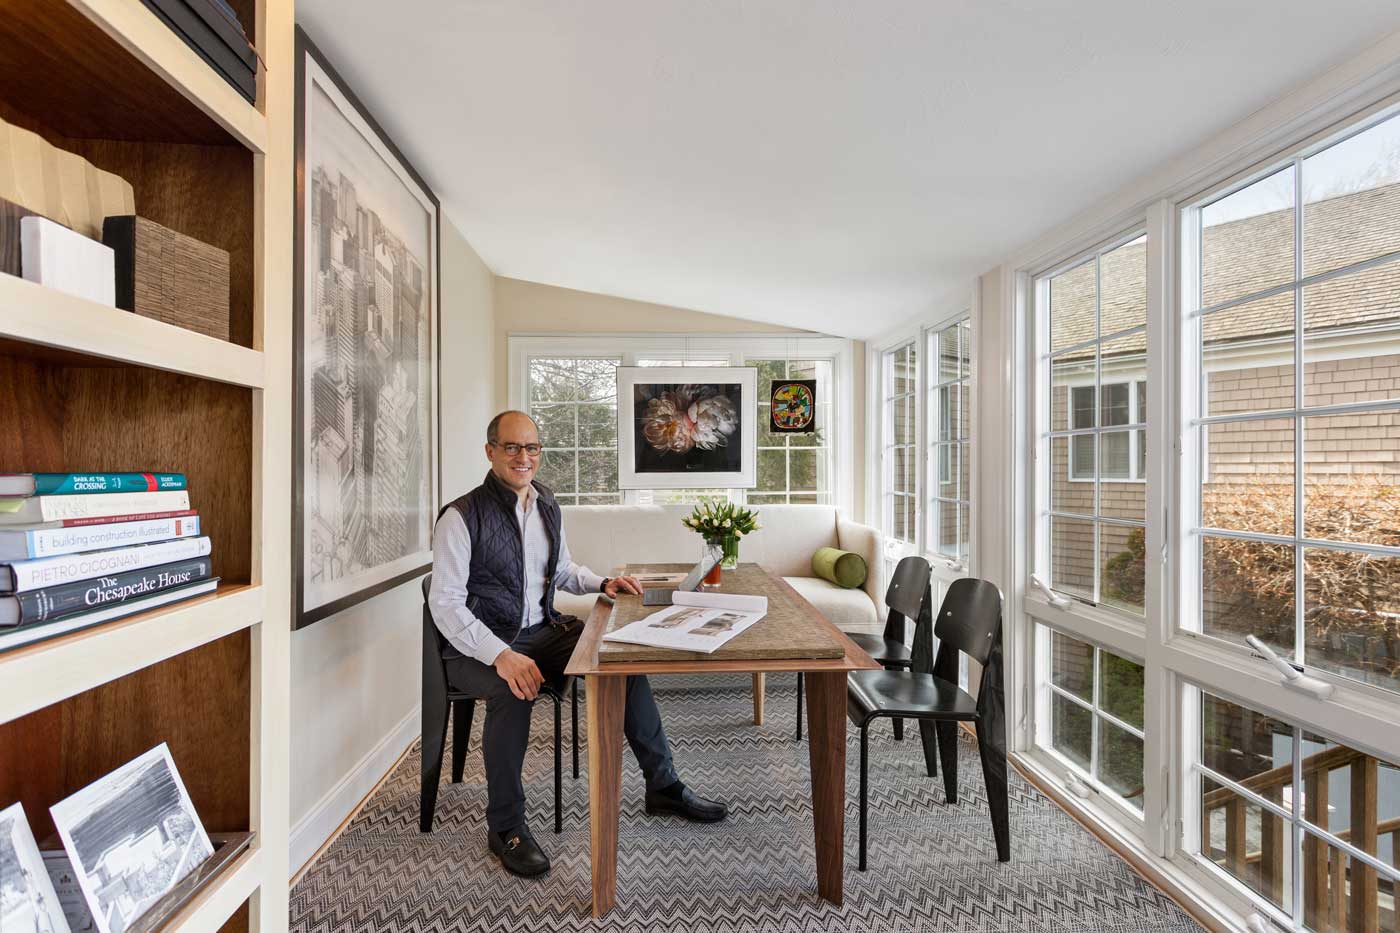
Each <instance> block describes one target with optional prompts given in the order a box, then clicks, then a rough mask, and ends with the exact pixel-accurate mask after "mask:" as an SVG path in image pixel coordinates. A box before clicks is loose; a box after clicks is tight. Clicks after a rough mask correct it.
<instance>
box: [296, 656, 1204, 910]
mask: <svg viewBox="0 0 1400 933" xmlns="http://www.w3.org/2000/svg"><path fill="white" fill-rule="evenodd" d="M655 685H656V686H657V687H658V689H657V691H656V695H657V702H658V704H659V705H660V707H661V712H662V716H663V718H664V721H665V723H666V731H667V734H668V735H669V737H670V739H671V743H672V747H673V752H674V755H675V760H676V766H677V769H678V770H679V771H680V773H681V776H682V777H683V778H684V779H685V781H686V782H687V783H688V784H690V785H691V786H692V787H694V788H696V789H697V790H698V791H699V792H701V793H702V794H704V795H706V796H710V797H715V798H718V799H722V800H725V801H727V802H728V803H729V806H730V817H729V819H728V821H726V822H724V823H719V824H716V825H710V826H703V825H693V824H689V823H686V822H683V821H681V820H679V819H676V818H664V817H648V816H646V815H645V814H644V813H643V812H642V793H643V783H642V778H641V774H640V772H639V771H638V769H637V766H636V761H635V759H633V757H632V753H631V752H630V751H624V755H625V760H624V762H623V796H622V817H621V826H620V829H619V844H618V887H617V890H618V906H617V908H616V909H614V910H613V911H612V912H611V913H610V914H609V915H608V916H607V917H605V918H604V919H602V920H597V921H595V920H594V919H593V918H592V917H591V916H590V913H589V891H590V880H589V860H588V784H587V776H586V773H580V775H579V778H578V780H573V779H572V778H570V777H569V771H568V768H569V759H568V755H569V752H568V747H567V742H568V734H569V723H568V707H567V705H566V706H565V709H564V717H565V722H564V740H565V743H566V746H565V751H564V756H565V757H564V767H565V774H564V832H563V833H562V834H561V835H558V836H556V835H554V833H553V832H551V830H552V829H553V811H552V805H553V791H552V782H553V770H552V758H551V753H550V744H551V741H550V740H551V737H552V734H553V723H552V713H551V712H550V711H549V710H548V709H547V708H546V706H545V705H543V704H542V705H540V706H539V707H537V708H536V713H535V720H534V724H533V730H532V733H531V747H530V751H529V753H528V754H527V756H526V762H525V775H524V777H525V788H526V794H527V796H528V801H529V819H530V826H531V828H532V829H533V831H534V833H535V836H536V838H537V839H538V840H539V841H540V844H541V845H542V846H543V847H544V849H545V851H546V852H547V853H548V854H549V856H550V858H551V860H552V861H553V865H554V867H553V869H552V870H551V872H550V873H549V874H548V875H546V876H545V878H544V879H542V880H540V879H535V880H523V879H520V878H516V877H514V876H512V875H509V874H507V873H506V872H505V871H504V870H503V869H502V868H501V867H500V865H499V864H498V863H497V862H496V860H495V859H494V857H492V856H491V855H490V854H489V853H488V852H487V850H486V840H485V832H486V830H485V823H484V819H483V814H484V812H485V808H486V787H485V782H484V780H483V777H482V766H481V754H480V751H479V743H480V737H481V725H480V711H478V721H477V722H476V723H474V728H473V741H472V745H471V752H470V754H469V755H468V758H467V773H466V776H465V778H464V780H463V783H461V784H455V785H454V784H450V783H447V779H448V776H449V775H450V772H451V766H450V759H449V760H448V761H445V762H444V764H443V785H442V789H441V792H440V794H439V796H438V808H437V817H436V823H435V827H434V832H433V833H431V834H428V835H424V834H420V833H419V832H418V774H419V761H420V759H419V750H418V749H417V748H415V749H414V750H413V752H412V753H411V754H409V755H408V757H407V758H405V759H404V761H403V762H402V764H400V765H399V767H398V769H397V770H396V771H395V772H394V773H393V775H392V776H391V777H390V778H389V779H388V780H387V781H386V782H385V783H384V785H383V786H382V787H381V788H380V789H379V791H378V792H376V793H375V794H374V796H373V797H372V798H371V799H370V800H369V801H368V803H367V804H366V805H365V807H364V808H363V810H362V811H361V812H360V813H359V814H358V815H357V816H356V817H355V819H354V820H353V821H352V822H351V824H350V825H349V826H348V827H347V828H346V830H345V832H344V833H343V834H342V835H341V836H340V838H339V839H337V840H336V841H335V842H334V843H333V844H332V845H331V846H330V847H329V848H328V849H327V850H326V852H325V853H323V854H322V855H321V857H320V859H319V860H318V861H317V862H316V863H315V864H314V865H313V866H312V867H311V869H310V870H309V871H308V872H307V873H306V875H305V876H304V877H303V878H302V879H301V881H300V882H299V883H298V884H297V886H296V887H295V888H294V889H293V891H292V898H291V929H292V930H294V931H299V933H362V931H381V933H407V931H413V933H429V931H442V933H448V931H452V933H468V931H483V933H487V931H490V933H512V931H522V933H524V931H528V933H545V931H549V933H555V931H558V933H563V931H575V930H617V931H663V930H664V931H670V933H702V931H703V933H708V931H717V933H719V931H722V933H748V931H753V933H797V931H825V933H846V931H863V933H864V931H868V933H876V931H890V933H911V931H925V930H927V931H933V930H939V931H943V930H947V931H958V933H971V931H979V933H981V931H987V933H992V931H995V933H1003V931H1005V933H1011V931H1017V933H1019V931H1043V933H1048V931H1072V933H1097V931H1102V933H1118V931H1122V933H1145V931H1153V933H1157V931H1197V930H1199V929H1200V927H1198V926H1197V925H1196V924H1195V923H1194V922H1193V921H1192V920H1191V918H1190V917H1189V916H1187V915H1186V913H1185V912H1183V911H1182V910H1181V908H1180V907H1178V906H1177V905H1176V904H1175V903H1174V902H1172V901H1171V900H1170V899H1169V898H1167V897H1166V896H1165V895H1163V894H1162V893H1161V892H1159V891H1158V890H1157V889H1156V888H1154V887H1152V886H1151V885H1149V884H1148V883H1147V882H1146V881H1144V880H1143V879H1142V878H1141V877H1139V876H1138V875H1137V874H1135V873H1134V872H1133V871H1132V870H1131V869H1130V868H1129V867H1128V866H1127V864H1126V863H1124V862H1123V861H1122V860H1120V859H1119V858H1118V857H1117V856H1115V855H1114V854H1113V853H1112V852H1110V851H1109V850H1108V849H1107V848H1105V847H1104V846H1103V845H1102V844H1101V843H1100V842H1099V841H1098V840H1097V839H1095V838H1094V837H1093V836H1092V835H1091V834H1090V833H1088V832H1087V831H1085V830H1084V829H1083V828H1082V827H1081V826H1079V825H1078V824H1077V823H1075V822H1074V821H1073V820H1072V819H1070V817H1069V816H1068V815H1066V814H1065V813H1064V812H1063V811H1061V810H1060V809H1058V808H1057V807H1056V806H1055V805H1054V804H1052V803H1051V802H1050V801H1049V800H1048V799H1046V798H1045V797H1044V796H1043V795H1041V794H1040V793H1039V792H1038V791H1036V790H1035V789H1034V788H1032V787H1031V786H1030V785H1028V784H1027V783H1026V782H1025V781H1024V780H1023V779H1022V778H1021V777H1020V776H1019V775H1017V774H1016V773H1015V772H1014V771H1013V772H1012V780H1011V836H1012V845H1013V848H1012V858H1011V862H1010V863H1009V864H1005V865H1003V864H1001V863H999V862H997V860H996V850H995V847H994V845H993V842H992V830H991V822H990V819H989V818H988V816H987V808H986V805H985V802H984V798H983V790H982V773H981V766H980V764H979V762H978V758H977V750H976V744H975V742H974V741H973V740H972V739H971V738H970V737H967V736H964V738H963V742H962V746H961V754H960V757H959V785H958V786H959V791H960V793H959V798H960V799H959V802H958V804H957V805H956V806H951V807H950V806H947V805H945V804H944V802H943V782H942V778H941V777H939V778H929V777H927V776H926V774H925V772H924V765H923V760H922V754H921V748H920V745H919V742H918V740H917V735H918V733H917V729H914V730H911V732H912V734H911V733H910V732H906V735H905V740H904V741H903V742H896V741H894V739H893V737H892V735H891V733H890V730H889V727H888V726H877V727H876V728H875V730H874V731H872V734H871V742H870V746H871V747H870V762H871V790H870V804H871V806H870V870H869V871H867V872H859V871H856V869H855V865H856V826H857V809H856V807H857V802H858V799H859V798H858V797H857V794H858V784H857V780H858V777H859V766H860V752H859V745H858V743H857V739H856V737H857V733H856V732H855V730H854V729H852V730H851V732H850V739H851V744H850V746H849V748H848V751H847V756H846V760H847V796H846V879H845V901H846V902H845V905H844V906H843V907H833V906H832V905H830V904H828V903H826V902H824V901H822V900H819V899H818V898H817V896H816V890H815V885H816V881H815V878H816V873H815V864H814V856H813V852H812V816H811V807H810V798H809V786H808V764H807V746H806V741H805V739H804V741H803V742H802V743H798V742H796V741H794V739H793V731H794V719H793V717H794V706H795V702H796V697H795V693H794V683H793V678H791V677H785V676H781V675H770V676H769V683H768V705H767V722H766V723H765V724H764V725H763V726H761V727H755V726H754V725H753V723H752V715H753V708H752V702H751V699H750V693H749V681H748V677H747V675H744V677H743V680H742V682H740V681H739V680H738V679H737V678H732V679H731V678H726V679H724V680H721V679H720V678H717V677H710V678H707V679H704V680H699V679H692V680H686V681H681V680H680V679H679V678H672V679H670V680H669V681H668V680H657V681H656V682H655ZM582 706H583V703H582V696H580V719H582V714H583V709H582ZM624 748H625V743H624ZM586 751H587V750H586V748H585V749H583V750H582V753H584V754H586Z"/></svg>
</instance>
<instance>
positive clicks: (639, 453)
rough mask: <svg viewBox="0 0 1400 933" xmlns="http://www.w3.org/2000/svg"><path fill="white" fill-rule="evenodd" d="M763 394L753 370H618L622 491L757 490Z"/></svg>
mask: <svg viewBox="0 0 1400 933" xmlns="http://www.w3.org/2000/svg"><path fill="white" fill-rule="evenodd" d="M697 377H699V378H702V379H703V380H704V381H696V379H697ZM757 389H758V377H757V372H756V371H755V370H754V369H752V368H750V367H747V366H733V367H709V366H707V367H705V368H703V369H699V368H685V367H665V366H620V367H618V370H617V412H618V424H617V441H618V443H617V453H618V469H617V476H618V487H619V488H621V489H686V488H691V487H696V488H706V489H715V488H737V489H748V488H752V486H753V485H754V475H755V471H754V463H755V445H756V441H757V438H758V424H757V418H758V397H757Z"/></svg>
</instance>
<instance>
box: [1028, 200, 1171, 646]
mask: <svg viewBox="0 0 1400 933" xmlns="http://www.w3.org/2000/svg"><path fill="white" fill-rule="evenodd" d="M1145 230H1146V218H1143V219H1140V220H1138V221H1136V222H1135V223H1131V224H1128V225H1126V229H1124V230H1119V231H1118V232H1116V233H1115V234H1114V235H1112V236H1109V237H1107V238H1105V239H1104V240H1102V241H1101V242H1099V243H1096V244H1094V245H1092V246H1090V247H1088V248H1086V249H1081V250H1079V251H1077V252H1076V253H1074V254H1072V255H1071V256H1069V257H1068V258H1066V259H1062V260H1061V261H1059V262H1055V263H1053V264H1049V265H1047V266H1046V267H1045V268H1044V270H1043V271H1040V272H1036V273H1034V274H1031V275H1028V276H1027V284H1028V288H1029V292H1028V298H1030V300H1029V302H1028V306H1027V308H1026V313H1027V314H1028V315H1029V317H1028V320H1027V328H1028V333H1029V336H1030V341H1031V342H1030V344H1029V350H1028V352H1029V353H1030V354H1031V359H1032V360H1034V368H1033V372H1034V379H1033V381H1032V382H1031V384H1030V386H1029V387H1028V388H1029V394H1028V399H1029V401H1028V410H1029V411H1030V412H1032V413H1034V417H1032V418H1030V419H1029V426H1030V430H1031V436H1030V438H1029V444H1030V449H1031V450H1032V451H1034V457H1035V464H1036V469H1035V475H1034V477H1033V479H1032V481H1031V482H1032V489H1033V492H1032V495H1031V498H1030V504H1031V511H1030V513H1029V515H1028V519H1029V521H1030V523H1031V527H1032V528H1033V529H1034V540H1033V546H1032V550H1031V555H1030V558H1031V564H1030V566H1031V567H1032V570H1031V573H1032V574H1033V575H1034V576H1035V577H1036V578H1037V579H1039V580H1042V581H1045V582H1047V583H1048V584H1049V585H1050V586H1052V587H1053V586H1054V585H1055V584H1054V581H1053V579H1052V577H1051V574H1050V567H1051V560H1052V558H1053V555H1052V552H1051V524H1052V521H1053V519H1054V518H1057V517H1058V518H1062V519H1066V520H1073V521H1087V522H1088V523H1089V524H1091V525H1092V526H1093V529H1094V544H1093V554H1094V581H1095V585H1094V594H1093V596H1094V598H1093V599H1089V600H1085V599H1084V597H1082V596H1080V595H1078V594H1073V593H1068V592H1067V593H1065V594H1064V596H1065V597H1067V598H1072V599H1073V600H1074V601H1075V602H1083V603H1085V605H1086V607H1087V608H1091V609H1093V610H1094V613H1095V616H1096V617H1103V618H1112V619H1117V620H1120V621H1119V623H1118V624H1123V623H1126V624H1127V625H1128V626H1129V627H1130V630H1131V631H1135V632H1141V631H1143V629H1142V623H1143V620H1144V619H1145V618H1146V616H1147V615H1148V614H1149V612H1150V609H1149V608H1148V606H1147V605H1146V600H1147V597H1146V594H1144V606H1143V615H1141V616H1139V615H1137V614H1135V613H1129V612H1126V611H1123V610H1118V609H1114V608H1112V607H1110V606H1107V605H1105V604H1104V603H1103V601H1102V600H1101V599H1100V598H1099V593H1098V581H1099V578H1100V576H1101V573H1102V563H1103V560H1102V553H1101V550H1102V548H1101V540H1100V538H1101V534H1100V527H1101V526H1103V525H1114V526H1120V527H1126V528H1142V529H1143V534H1144V537H1146V535H1147V532H1148V530H1149V527H1150V526H1151V524H1153V523H1152V522H1151V521H1149V520H1147V519H1150V518H1151V516H1152V515H1153V514H1154V513H1153V511H1152V510H1151V498H1152V492H1153V489H1152V484H1151V483H1147V481H1148V478H1149V477H1148V476H1143V477H1141V478H1140V479H1135V480H1129V481H1131V482H1141V483H1147V493H1148V501H1147V502H1146V503H1145V504H1144V509H1143V515H1144V521H1143V522H1139V521H1136V520H1130V519H1121V518H1114V517H1112V516H1105V515H1103V514H1101V509H1100V500H1101V498H1102V495H1101V490H1100V488H1099V487H1100V486H1101V485H1102V483H1103V482H1114V480H1112V479H1103V478H1100V479H1099V482H1098V483H1096V484H1095V490H1094V507H1093V511H1092V514H1079V513H1070V512H1061V511H1057V510H1056V509H1055V507H1054V499H1053V496H1052V495H1051V491H1050V487H1051V483H1052V482H1053V469H1052V464H1053V456H1052V445H1053V443H1054V442H1055V441H1056V440H1062V439H1063V440H1067V443H1068V445H1069V448H1070V454H1071V463H1070V464H1069V466H1070V467H1072V465H1073V451H1074V439H1075V438H1079V437H1093V438H1095V442H1094V447H1095V458H1094V459H1095V463H1096V464H1099V463H1101V462H1102V460H1103V457H1102V452H1101V451H1100V450H1099V449H1098V448H1099V447H1100V446H1101V444H1100V440H1099V438H1101V437H1102V436H1103V435H1104V434H1106V433H1110V432H1111V433H1125V432H1126V433H1127V434H1128V437H1129V438H1136V437H1137V435H1138V434H1139V432H1142V433H1144V434H1145V433H1147V432H1148V431H1149V430H1150V429H1151V422H1152V419H1151V418H1148V420H1147V422H1146V423H1144V422H1143V421H1142V420H1141V417H1134V418H1130V423H1128V424H1117V425H1111V426H1104V425H1099V426H1095V427H1088V428H1075V427H1073V423H1072V421H1071V422H1070V423H1069V424H1068V425H1067V426H1066V427H1065V428H1063V429H1059V430H1054V429H1052V421H1051V404H1052V397H1053V395H1054V383H1053V366H1054V360H1055V359H1057V358H1059V357H1061V356H1063V355H1064V354H1067V353H1075V352H1082V351H1083V350H1085V349H1090V348H1093V349H1094V350H1095V353H1094V376H1093V381H1092V382H1091V383H1087V384H1089V385H1092V386H1093V387H1094V403H1095V411H1096V413H1097V411H1098V406H1100V405H1101V404H1102V401H1101V397H1100V388H1099V387H1100V386H1101V385H1103V384H1104V383H1103V380H1102V374H1103V362H1102V360H1101V358H1100V356H1099V352H1098V350H1099V348H1100V347H1102V346H1103V345H1105V344H1110V343H1112V342H1114V341H1116V340H1121V339H1124V338H1126V337H1132V336H1135V335H1137V334H1144V335H1146V337H1147V352H1148V371H1147V374H1146V376H1145V377H1143V379H1145V381H1146V382H1147V383H1148V385H1149V386H1150V385H1152V384H1153V383H1154V382H1155V381H1156V380H1155V379H1154V366H1153V361H1152V355H1153V349H1154V345H1153V335H1152V332H1151V326H1150V325H1151V317H1152V302H1151V292H1152V284H1153V273H1152V269H1151V263H1152V255H1151V253H1150V252H1149V254H1148V257H1147V262H1148V267H1149V268H1148V276H1147V278H1148V282H1147V288H1148V308H1147V316H1148V321H1147V322H1146V323H1144V324H1142V325H1140V326H1134V327H1129V328H1125V329H1123V330H1120V331H1113V332H1111V333H1107V334H1104V333H1100V330H1101V325H1100V322H1099V317H1100V313H1101V309H1100V300H1101V297H1102V296H1100V295H1097V294H1096V296H1095V299H1094V316H1095V324H1094V333H1095V336H1094V338H1093V339H1091V340H1086V341H1083V342H1081V343H1078V344H1074V345H1071V346H1066V347H1061V348H1059V349H1057V350H1054V351H1051V350H1050V349H1049V348H1050V347H1051V345H1052V344H1051V335H1050V326H1051V306H1050V283H1051V281H1052V280H1053V279H1054V278H1055V277H1056V276H1059V275H1061V274H1063V273H1065V272H1068V271H1070V270H1073V269H1076V268H1078V267H1080V266H1083V265H1084V264H1086V263H1089V262H1093V263H1096V264H1097V263H1098V262H1099V261H1100V260H1101V258H1102V257H1103V256H1104V255H1106V254H1108V253H1111V252H1113V251H1114V250H1116V249H1118V248H1120V247H1122V246H1126V245H1128V244H1129V243H1132V242H1134V241H1136V240H1138V239H1139V238H1141V237H1143V236H1144V235H1145ZM1150 246H1151V244H1150V242H1149V243H1148V245H1147V248H1148V249H1149V250H1150ZM1097 275H1098V272H1097V270H1096V271H1095V276H1097ZM1096 292H1097V288H1096ZM1134 381H1135V382H1136V381H1142V380H1134ZM1108 384H1113V383H1108ZM1128 396H1129V402H1128V404H1129V405H1130V406H1131V407H1130V409H1129V410H1130V411H1132V412H1135V413H1136V415H1137V416H1146V415H1147V413H1146V412H1138V411H1137V410H1136V409H1137V392H1136V391H1130V392H1129V393H1128ZM1154 397H1155V394H1154V393H1153V392H1150V391H1149V392H1148V393H1147V398H1148V407H1149V408H1151V405H1152V399H1153V398H1154ZM1073 407H1074V406H1073V393H1072V392H1068V393H1067V394H1066V408H1067V411H1068V413H1069V417H1070V418H1071V419H1072V418H1073ZM1096 420H1097V419H1096ZM1130 445H1131V446H1130V448H1129V456H1130V469H1136V465H1137V447H1136V444H1135V441H1130ZM1148 449H1153V445H1152V443H1151V442H1150V441H1149V443H1148ZM1042 465H1043V466H1042ZM1149 467H1150V465H1149ZM1149 472H1150V469H1149ZM1069 476H1070V478H1071V480H1072V481H1075V482H1085V480H1073V469H1070V470H1069ZM1092 481H1093V480H1090V482H1092ZM1118 482H1124V481H1123V480H1118ZM1148 550H1149V551H1150V550H1151V548H1150V546H1149V547H1148ZM1147 564H1148V566H1147V567H1146V568H1145V572H1146V573H1147V574H1148V575H1150V574H1151V572H1152V568H1151V560H1148V561H1147ZM1088 640H1089V641H1090V642H1093V643H1095V644H1100V643H1102V640H1101V639H1095V638H1093V637H1090V638H1089V639H1088ZM1116 653H1121V652H1116ZM1142 655H1143V646H1142V645H1140V644H1139V645H1138V646H1137V647H1136V648H1135V649H1134V650H1132V651H1130V652H1128V653H1127V656H1129V657H1136V658H1141V657H1142Z"/></svg>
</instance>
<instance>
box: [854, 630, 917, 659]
mask: <svg viewBox="0 0 1400 933" xmlns="http://www.w3.org/2000/svg"><path fill="white" fill-rule="evenodd" d="M846 637H847V638H849V639H850V640H851V641H853V642H855V643H856V644H857V645H859V646H860V650H861V651H864V652H865V653H866V654H868V655H870V657H871V658H872V659H874V661H875V663H876V664H879V665H881V666H882V667H908V666H909V665H910V664H912V663H914V655H913V654H912V653H911V652H910V651H909V646H908V645H906V644H904V642H902V641H895V640H894V639H892V638H886V637H885V636H883V635H866V634H848V635H847V636H846Z"/></svg>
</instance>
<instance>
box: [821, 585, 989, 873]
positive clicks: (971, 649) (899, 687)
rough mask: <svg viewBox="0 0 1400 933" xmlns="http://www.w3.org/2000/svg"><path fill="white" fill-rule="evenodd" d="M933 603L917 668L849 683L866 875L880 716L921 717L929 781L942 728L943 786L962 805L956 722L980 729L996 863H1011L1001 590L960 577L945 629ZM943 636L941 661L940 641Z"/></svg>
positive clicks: (865, 674) (921, 634)
mask: <svg viewBox="0 0 1400 933" xmlns="http://www.w3.org/2000/svg"><path fill="white" fill-rule="evenodd" d="M930 595H931V594H930ZM931 603H932V600H931V599H929V598H926V599H924V600H923V608H922V609H921V611H920V612H919V614H918V622H917V623H916V624H915V626H914V650H913V659H912V664H911V670H908V671H855V672H853V673H852V674H851V675H850V676H849V677H848V678H847V680H846V700H847V704H846V705H847V710H848V712H849V715H850V717H851V721H852V722H854V723H855V724H856V725H857V726H859V727H860V870H861V871H865V847H866V846H865V815H866V786H867V784H868V783H869V757H870V753H869V728H870V724H871V723H872V722H874V721H875V720H876V719H878V718H880V717H881V716H889V717H903V718H906V719H917V720H919V733H920V737H921V738H922V740H923V746H924V767H925V768H926V769H927V771H928V775H929V777H933V776H934V775H936V774H937V773H938V767H937V764H936V763H935V759H934V745H935V730H936V733H937V750H938V755H939V757H941V758H942V759H943V787H944V789H945V791H946V792H947V800H948V803H957V802H958V735H957V729H958V726H957V724H958V723H959V722H970V723H973V724H975V725H976V727H977V750H978V752H979V753H980V755H981V757H982V777H983V780H984V781H985V783H986V787H987V804H988V807H989V809H990V810H991V813H992V833H993V835H994V836H995V837H996V846H997V858H998V859H999V860H1000V861H1003V862H1009V861H1011V827H1010V819H1009V815H1008V800H1007V790H1006V696H1005V687H1004V686H1003V683H1002V657H1001V593H1000V592H999V591H998V590H997V588H996V587H995V586H994V585H992V584H991V583H988V582H987V581H986V580H970V579H967V580H957V581H955V582H954V583H953V584H952V585H950V586H949V587H948V595H947V596H946V597H945V598H944V600H943V605H942V607H941V608H940V609H939V610H938V624H937V626H935V625H934V624H933V620H932V618H931V617H930V611H929V606H930V604H931ZM935 638H937V639H938V657H937V658H936V659H935V658H934V656H933V641H934V639H935ZM960 651H961V652H964V653H966V654H967V656H968V657H970V658H971V659H972V660H974V661H976V662H977V663H978V664H979V665H981V667H982V677H981V680H980V682H979V686H978V690H977V699H976V700H974V699H973V698H972V696H971V695H970V694H968V693H967V691H965V690H963V689H962V688H960V687H959V686H958V653H959V652H960Z"/></svg>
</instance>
